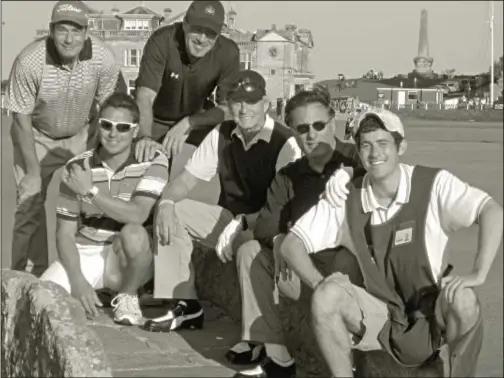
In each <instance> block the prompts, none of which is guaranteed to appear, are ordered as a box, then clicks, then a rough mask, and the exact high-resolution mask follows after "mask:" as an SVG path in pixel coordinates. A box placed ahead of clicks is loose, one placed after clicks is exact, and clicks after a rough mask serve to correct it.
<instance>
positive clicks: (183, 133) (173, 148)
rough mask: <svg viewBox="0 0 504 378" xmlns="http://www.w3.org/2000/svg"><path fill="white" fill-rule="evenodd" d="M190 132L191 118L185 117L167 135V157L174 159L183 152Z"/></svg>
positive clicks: (165, 150)
mask: <svg viewBox="0 0 504 378" xmlns="http://www.w3.org/2000/svg"><path fill="white" fill-rule="evenodd" d="M190 130H191V124H190V123H189V117H184V118H182V119H181V120H180V121H179V122H177V123H176V124H175V125H174V126H173V127H172V128H171V129H170V130H169V131H168V132H167V133H166V136H165V137H164V139H163V151H164V153H165V154H166V156H168V157H173V156H175V155H177V154H179V153H180V152H181V151H182V147H184V143H185V141H186V140H187V137H188V136H189V131H190Z"/></svg>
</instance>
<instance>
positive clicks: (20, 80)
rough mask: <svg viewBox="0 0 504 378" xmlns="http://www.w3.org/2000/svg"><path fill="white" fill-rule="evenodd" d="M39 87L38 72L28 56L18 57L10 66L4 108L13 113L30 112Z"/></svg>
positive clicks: (33, 107)
mask: <svg viewBox="0 0 504 378" xmlns="http://www.w3.org/2000/svg"><path fill="white" fill-rule="evenodd" d="M38 87H39V80H38V73H37V69H36V68H35V67H32V66H31V65H30V64H29V58H28V57H24V58H21V57H18V58H17V59H16V61H15V62H14V65H13V66H12V70H11V73H10V77H9V84H8V87H7V96H6V105H5V106H6V108H7V109H8V110H10V111H11V112H14V113H20V114H31V113H32V112H33V110H34V109H35V103H36V99H37V92H38Z"/></svg>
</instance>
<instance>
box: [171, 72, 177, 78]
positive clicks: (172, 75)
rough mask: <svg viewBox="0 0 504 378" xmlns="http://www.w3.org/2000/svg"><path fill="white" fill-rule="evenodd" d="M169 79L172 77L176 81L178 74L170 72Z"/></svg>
mask: <svg viewBox="0 0 504 378" xmlns="http://www.w3.org/2000/svg"><path fill="white" fill-rule="evenodd" d="M170 77H173V78H175V79H178V78H179V74H178V73H175V72H172V73H171V75H170Z"/></svg>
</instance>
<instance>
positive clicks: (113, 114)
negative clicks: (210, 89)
mask: <svg viewBox="0 0 504 378" xmlns="http://www.w3.org/2000/svg"><path fill="white" fill-rule="evenodd" d="M99 116H100V118H99V121H98V124H99V129H98V138H97V141H98V145H97V146H96V148H94V149H91V150H89V151H86V152H84V153H83V154H81V155H79V156H77V157H75V158H73V159H71V160H70V161H69V162H68V163H67V164H66V166H65V169H64V170H63V173H62V179H61V184H60V192H59V198H58V203H57V206H56V219H57V224H56V249H57V251H58V260H57V261H55V262H54V263H53V264H52V265H51V266H50V267H49V269H47V270H46V271H45V273H44V274H43V275H42V277H41V279H42V280H47V281H52V282H55V283H57V284H58V285H60V286H62V287H63V288H64V289H65V290H66V291H67V292H68V293H70V294H71V295H72V296H73V297H75V298H76V299H78V300H79V301H80V302H81V304H82V306H83V307H84V310H85V311H86V313H87V314H88V316H91V317H92V316H96V315H97V314H98V313H97V309H96V307H97V306H102V303H101V302H100V300H99V299H98V296H97V294H96V292H95V290H97V289H102V288H108V289H111V290H114V291H117V292H118V293H117V295H116V296H115V298H114V299H112V303H111V304H112V307H113V309H114V310H113V311H114V321H115V322H117V323H119V324H126V325H133V324H139V323H140V322H141V320H142V312H141V311H140V306H139V304H138V297H137V290H138V289H139V288H140V287H141V286H142V285H143V284H145V283H146V282H147V281H148V280H149V279H151V278H152V276H153V269H152V260H153V257H152V221H153V214H152V211H153V208H154V205H155V203H156V201H157V200H158V198H159V197H160V196H161V194H162V192H163V189H164V186H165V185H166V182H167V181H168V159H167V158H166V156H165V155H164V154H162V153H160V152H159V151H158V152H156V154H155V155H154V158H153V159H152V161H149V162H146V163H139V162H138V161H137V160H136V159H135V157H134V149H135V146H134V143H133V139H134V138H135V137H136V135H137V134H138V121H139V119H140V112H139V110H138V106H137V104H136V102H135V100H134V99H133V98H131V97H130V96H128V95H127V94H123V93H116V94H113V95H112V96H110V97H109V98H108V99H107V100H106V101H105V103H104V104H103V106H102V108H101V110H100V115H99Z"/></svg>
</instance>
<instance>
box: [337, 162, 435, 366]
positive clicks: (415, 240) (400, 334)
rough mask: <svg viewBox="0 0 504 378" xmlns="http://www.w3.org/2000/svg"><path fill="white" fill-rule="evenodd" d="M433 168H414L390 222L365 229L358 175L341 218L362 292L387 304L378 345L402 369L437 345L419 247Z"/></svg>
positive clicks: (430, 281)
mask: <svg viewBox="0 0 504 378" xmlns="http://www.w3.org/2000/svg"><path fill="white" fill-rule="evenodd" d="M438 172H439V170H438V169H434V168H428V167H422V166H416V167H415V168H414V170H413V177H412V183H411V193H410V198H409V202H408V203H405V204H403V205H402V207H401V209H400V210H399V211H398V212H397V213H396V214H395V215H394V217H393V218H392V219H390V220H389V221H388V222H385V223H383V224H380V225H374V226H371V213H364V211H363V209H362V203H361V190H360V189H362V183H363V177H361V178H357V179H355V180H353V181H352V184H353V185H351V190H350V194H349V197H348V200H347V214H346V215H347V220H348V225H349V228H350V233H351V236H352V239H353V241H354V243H355V248H356V253H357V256H358V259H359V264H360V266H361V269H362V273H363V276H364V283H365V287H366V290H367V291H368V292H369V293H370V294H372V295H373V296H375V297H377V298H378V299H380V300H382V301H383V302H385V303H386V304H387V307H388V309H389V321H388V322H387V323H386V324H385V326H384V327H383V329H382V330H381V332H380V334H379V341H380V343H381V345H382V346H383V347H384V348H385V349H386V350H387V351H388V352H389V353H390V354H391V355H392V357H394V358H395V359H396V360H397V362H399V363H400V364H402V365H404V366H419V365H421V364H422V363H423V362H425V361H426V360H428V359H429V358H430V357H432V356H433V355H434V352H435V351H436V350H437V348H438V347H439V344H440V337H439V334H438V332H437V327H435V319H434V308H435V302H436V299H437V296H438V294H439V289H438V288H437V286H436V281H435V280H434V277H433V276H432V271H431V267H430V263H429V259H428V256H427V251H426V248H425V219H426V215H427V210H428V207H429V202H430V193H431V189H432V185H433V183H434V179H435V177H436V175H437V173H438Z"/></svg>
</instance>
